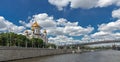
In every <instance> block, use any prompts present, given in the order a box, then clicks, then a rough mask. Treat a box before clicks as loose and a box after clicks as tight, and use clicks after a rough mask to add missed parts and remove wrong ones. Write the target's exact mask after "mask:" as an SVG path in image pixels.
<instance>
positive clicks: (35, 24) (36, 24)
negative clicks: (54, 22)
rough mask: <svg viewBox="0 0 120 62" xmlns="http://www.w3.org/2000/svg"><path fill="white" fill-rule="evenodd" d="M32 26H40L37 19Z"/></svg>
mask: <svg viewBox="0 0 120 62" xmlns="http://www.w3.org/2000/svg"><path fill="white" fill-rule="evenodd" d="M32 27H40V26H39V24H38V23H37V22H36V21H35V23H33V25H32Z"/></svg>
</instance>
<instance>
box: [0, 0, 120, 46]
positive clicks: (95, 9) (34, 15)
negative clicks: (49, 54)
mask: <svg viewBox="0 0 120 62" xmlns="http://www.w3.org/2000/svg"><path fill="white" fill-rule="evenodd" d="M119 7H120V1H119V0H114V1H112V0H78V1H76V0H12V1H10V0H1V2H0V21H1V22H0V24H1V27H0V28H1V31H2V32H3V31H6V30H8V29H6V27H7V28H8V26H9V27H10V26H11V27H13V28H14V30H13V32H16V33H23V32H24V30H26V29H30V24H32V22H34V21H35V20H36V21H37V22H38V23H39V24H40V25H42V27H43V28H45V29H47V30H48V37H49V42H51V43H52V42H53V43H57V44H58V43H79V42H83V41H89V40H102V39H103V36H105V37H106V39H110V38H111V37H112V36H113V37H115V38H113V39H116V38H117V39H118V36H120V28H119V26H118V25H119V24H117V23H120V21H119V18H120V17H119V16H120V15H119V14H120V9H119ZM42 18H43V19H42ZM50 18H51V19H50ZM41 20H42V21H41ZM44 20H45V21H44ZM48 20H51V21H48ZM58 20H63V21H58ZM65 20H67V21H65ZM49 23H50V24H49ZM64 23H65V24H64ZM43 24H44V25H43ZM48 26H50V27H48ZM11 27H10V28H11ZM51 27H52V29H51ZM109 28H113V29H111V30H110V29H109ZM55 29H56V30H55ZM100 36H102V37H100ZM59 38H61V40H60V39H59ZM73 41H74V42H73Z"/></svg>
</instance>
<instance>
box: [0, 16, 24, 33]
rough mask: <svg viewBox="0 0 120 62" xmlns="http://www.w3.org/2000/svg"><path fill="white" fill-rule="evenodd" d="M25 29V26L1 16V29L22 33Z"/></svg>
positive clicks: (2, 30)
mask: <svg viewBox="0 0 120 62" xmlns="http://www.w3.org/2000/svg"><path fill="white" fill-rule="evenodd" d="M24 29H25V27H24V26H17V25H15V24H13V23H12V22H10V21H8V20H6V19H5V18H4V17H2V16H0V31H1V32H7V31H12V32H15V33H21V32H22V31H23V30H24Z"/></svg>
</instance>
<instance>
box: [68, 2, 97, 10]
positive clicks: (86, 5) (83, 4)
mask: <svg viewBox="0 0 120 62" xmlns="http://www.w3.org/2000/svg"><path fill="white" fill-rule="evenodd" d="M97 1H98V0H70V2H71V5H70V7H71V8H85V9H89V8H93V7H95V5H96V3H97Z"/></svg>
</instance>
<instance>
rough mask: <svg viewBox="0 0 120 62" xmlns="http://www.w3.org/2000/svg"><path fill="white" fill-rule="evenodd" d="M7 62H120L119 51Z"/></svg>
mask: <svg viewBox="0 0 120 62" xmlns="http://www.w3.org/2000/svg"><path fill="white" fill-rule="evenodd" d="M9 62H120V51H117V50H105V51H96V52H87V53H82V54H79V53H77V54H63V55H54V56H45V57H37V58H30V59H23V60H16V61H9Z"/></svg>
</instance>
